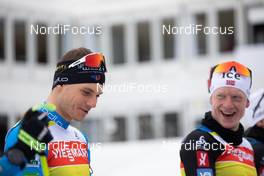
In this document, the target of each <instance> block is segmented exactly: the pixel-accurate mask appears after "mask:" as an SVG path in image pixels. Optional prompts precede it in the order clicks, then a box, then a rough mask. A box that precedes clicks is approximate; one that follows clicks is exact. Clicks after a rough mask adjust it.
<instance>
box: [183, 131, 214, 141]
mask: <svg viewBox="0 0 264 176" xmlns="http://www.w3.org/2000/svg"><path fill="white" fill-rule="evenodd" d="M190 141H191V142H193V141H201V142H204V141H208V142H212V141H215V139H214V138H213V137H212V136H211V135H210V134H209V133H208V132H205V131H202V130H199V129H196V130H193V131H192V132H191V133H189V134H188V135H187V136H186V137H185V138H184V139H183V142H182V143H186V142H190Z"/></svg>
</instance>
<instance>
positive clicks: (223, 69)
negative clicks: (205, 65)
mask: <svg viewBox="0 0 264 176" xmlns="http://www.w3.org/2000/svg"><path fill="white" fill-rule="evenodd" d="M230 71H235V72H236V73H238V74H240V75H242V76H246V77H250V80H251V81H252V72H251V70H250V69H249V68H247V67H245V66H244V65H242V64H240V63H238V62H234V61H230V62H225V63H221V64H217V65H215V66H213V67H212V68H211V70H210V77H209V79H208V82H207V83H208V91H209V92H210V86H211V79H212V77H213V73H228V72H230ZM250 85H251V84H250Z"/></svg>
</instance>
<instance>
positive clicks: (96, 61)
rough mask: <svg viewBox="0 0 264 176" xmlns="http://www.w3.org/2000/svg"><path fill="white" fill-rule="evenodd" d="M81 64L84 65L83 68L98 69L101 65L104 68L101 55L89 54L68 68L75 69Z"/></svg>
mask: <svg viewBox="0 0 264 176" xmlns="http://www.w3.org/2000/svg"><path fill="white" fill-rule="evenodd" d="M82 63H84V64H85V66H87V67H92V68H100V67H101V66H102V65H103V66H104V67H105V58H104V55H103V54H101V53H90V54H87V55H85V56H84V57H82V58H80V59H78V60H77V61H75V62H73V63H71V64H70V65H69V66H68V68H72V67H75V66H77V65H79V64H82Z"/></svg>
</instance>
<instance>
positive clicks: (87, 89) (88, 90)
mask: <svg viewBox="0 0 264 176" xmlns="http://www.w3.org/2000/svg"><path fill="white" fill-rule="evenodd" d="M82 90H83V91H87V92H92V93H96V92H95V91H94V90H93V89H90V88H87V87H85V88H83V89H82ZM101 94H103V92H100V93H99V94H97V95H101Z"/></svg>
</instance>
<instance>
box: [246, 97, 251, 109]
mask: <svg viewBox="0 0 264 176" xmlns="http://www.w3.org/2000/svg"><path fill="white" fill-rule="evenodd" d="M249 105H250V101H249V100H248V99H247V104H246V108H248V107H249Z"/></svg>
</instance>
